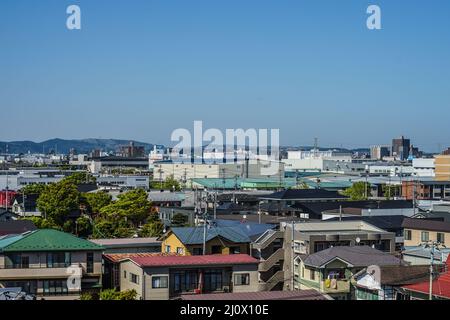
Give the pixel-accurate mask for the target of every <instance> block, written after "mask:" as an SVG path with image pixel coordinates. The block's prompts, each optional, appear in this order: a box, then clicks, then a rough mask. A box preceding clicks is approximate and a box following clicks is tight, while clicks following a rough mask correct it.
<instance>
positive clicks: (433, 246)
mask: <svg viewBox="0 0 450 320" xmlns="http://www.w3.org/2000/svg"><path fill="white" fill-rule="evenodd" d="M440 245H441V243H440V242H437V241H428V242H426V243H424V247H425V248H430V284H429V291H428V299H429V300H433V275H434V268H433V266H434V254H435V252H436V250H438V251H440V250H439V246H440Z"/></svg>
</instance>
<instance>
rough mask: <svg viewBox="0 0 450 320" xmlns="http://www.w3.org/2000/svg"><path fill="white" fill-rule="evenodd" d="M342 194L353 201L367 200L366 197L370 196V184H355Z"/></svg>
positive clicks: (361, 182)
mask: <svg viewBox="0 0 450 320" xmlns="http://www.w3.org/2000/svg"><path fill="white" fill-rule="evenodd" d="M342 194H343V195H345V196H347V197H350V199H351V200H353V201H361V200H367V196H368V195H370V184H369V183H367V184H366V183H365V182H363V181H359V182H356V183H354V184H353V185H352V186H351V187H350V188H347V189H346V190H345V191H343V192H342ZM366 195H367V196H366Z"/></svg>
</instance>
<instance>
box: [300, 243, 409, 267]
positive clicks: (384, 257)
mask: <svg viewBox="0 0 450 320" xmlns="http://www.w3.org/2000/svg"><path fill="white" fill-rule="evenodd" d="M337 258H338V259H341V260H344V261H346V262H348V263H349V264H351V265H352V266H354V267H367V266H371V265H378V266H385V265H388V266H389V265H401V264H405V263H404V262H403V261H402V260H400V259H398V258H396V257H394V256H393V255H391V254H389V253H384V252H382V251H379V250H377V249H373V248H371V247H368V246H354V247H349V246H342V247H333V248H329V249H326V250H323V251H319V252H317V253H314V254H310V255H308V256H307V257H306V258H305V259H304V260H303V262H304V263H305V265H308V266H312V267H316V268H319V267H321V266H323V265H325V264H327V263H328V262H330V261H332V260H334V259H337Z"/></svg>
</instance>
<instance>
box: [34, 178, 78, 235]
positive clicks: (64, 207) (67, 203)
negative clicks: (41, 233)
mask: <svg viewBox="0 0 450 320" xmlns="http://www.w3.org/2000/svg"><path fill="white" fill-rule="evenodd" d="M79 198H80V194H79V192H78V190H77V187H76V186H75V185H74V184H73V183H71V182H69V181H64V180H63V181H60V182H58V183H54V184H50V185H48V186H47V188H45V190H44V191H43V192H42V193H41V195H40V196H39V198H38V199H37V202H36V204H37V208H38V209H39V211H40V212H41V213H42V214H43V215H44V217H46V218H48V219H50V220H52V221H53V222H54V223H55V224H56V225H58V226H63V224H64V223H65V222H66V219H67V216H68V215H69V213H70V212H72V211H74V210H78V209H79Z"/></svg>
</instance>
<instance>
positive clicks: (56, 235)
mask: <svg viewBox="0 0 450 320" xmlns="http://www.w3.org/2000/svg"><path fill="white" fill-rule="evenodd" d="M102 250H103V247H102V246H99V245H96V244H94V243H92V242H90V241H87V240H83V239H80V238H77V237H75V236H73V235H71V234H68V233H64V232H60V231H57V230H52V229H41V230H36V231H30V232H26V233H23V234H20V235H9V236H4V237H0V287H5V288H7V287H9V288H10V287H20V288H22V291H24V292H26V293H28V294H33V295H35V296H37V297H40V298H44V299H58V300H59V299H78V298H79V297H80V294H81V293H83V292H87V291H88V292H91V291H98V290H100V288H101V277H102Z"/></svg>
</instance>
